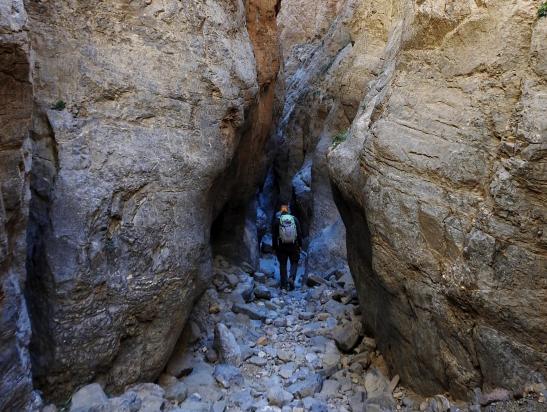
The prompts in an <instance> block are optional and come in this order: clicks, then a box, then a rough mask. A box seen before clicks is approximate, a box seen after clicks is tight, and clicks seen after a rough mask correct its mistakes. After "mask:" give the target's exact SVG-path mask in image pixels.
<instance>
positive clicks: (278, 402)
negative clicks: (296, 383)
mask: <svg viewBox="0 0 547 412" xmlns="http://www.w3.org/2000/svg"><path fill="white" fill-rule="evenodd" d="M266 397H267V398H268V402H269V403H270V404H271V405H274V406H284V405H286V404H288V403H289V402H291V401H292V400H293V399H294V396H293V395H292V394H291V393H290V392H287V391H286V390H284V389H283V388H282V387H281V386H278V385H275V386H273V387H271V388H269V389H268V392H267V394H266Z"/></svg>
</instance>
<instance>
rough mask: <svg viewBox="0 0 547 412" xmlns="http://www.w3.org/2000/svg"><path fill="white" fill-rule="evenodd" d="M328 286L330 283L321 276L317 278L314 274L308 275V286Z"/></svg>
mask: <svg viewBox="0 0 547 412" xmlns="http://www.w3.org/2000/svg"><path fill="white" fill-rule="evenodd" d="M326 284H328V282H327V281H326V280H325V279H323V278H322V277H321V276H317V275H314V274H312V273H310V274H309V275H308V278H307V279H306V286H309V287H315V286H319V285H326Z"/></svg>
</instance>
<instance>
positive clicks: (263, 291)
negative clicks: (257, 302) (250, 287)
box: [254, 285, 272, 299]
mask: <svg viewBox="0 0 547 412" xmlns="http://www.w3.org/2000/svg"><path fill="white" fill-rule="evenodd" d="M254 293H255V297H256V298H257V299H271V298H272V292H271V291H270V289H268V288H267V287H266V286H264V285H258V286H257V287H256V288H255V290H254Z"/></svg>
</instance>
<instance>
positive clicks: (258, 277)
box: [253, 272, 267, 283]
mask: <svg viewBox="0 0 547 412" xmlns="http://www.w3.org/2000/svg"><path fill="white" fill-rule="evenodd" d="M253 277H254V279H255V280H256V281H257V282H260V283H264V282H266V278H267V276H266V274H265V273H262V272H255V273H254V275H253Z"/></svg>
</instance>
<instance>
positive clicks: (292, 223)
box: [272, 205, 302, 290]
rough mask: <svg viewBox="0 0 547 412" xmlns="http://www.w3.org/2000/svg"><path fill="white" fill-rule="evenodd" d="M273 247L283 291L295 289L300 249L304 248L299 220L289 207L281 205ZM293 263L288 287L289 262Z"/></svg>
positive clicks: (274, 232)
mask: <svg viewBox="0 0 547 412" xmlns="http://www.w3.org/2000/svg"><path fill="white" fill-rule="evenodd" d="M272 246H273V249H274V251H275V253H276V255H277V260H278V261H279V266H280V275H281V284H280V286H281V289H287V286H288V287H289V289H290V290H293V289H294V282H295V281H296V271H297V270H298V260H299V258H300V248H301V246H302V232H301V231H300V223H298V219H297V218H296V217H294V216H293V215H291V214H290V213H289V206H288V205H281V208H280V209H279V213H277V214H276V217H275V219H274V222H273V227H272ZM288 260H290V262H291V276H290V278H289V279H288V285H287V261H288Z"/></svg>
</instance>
